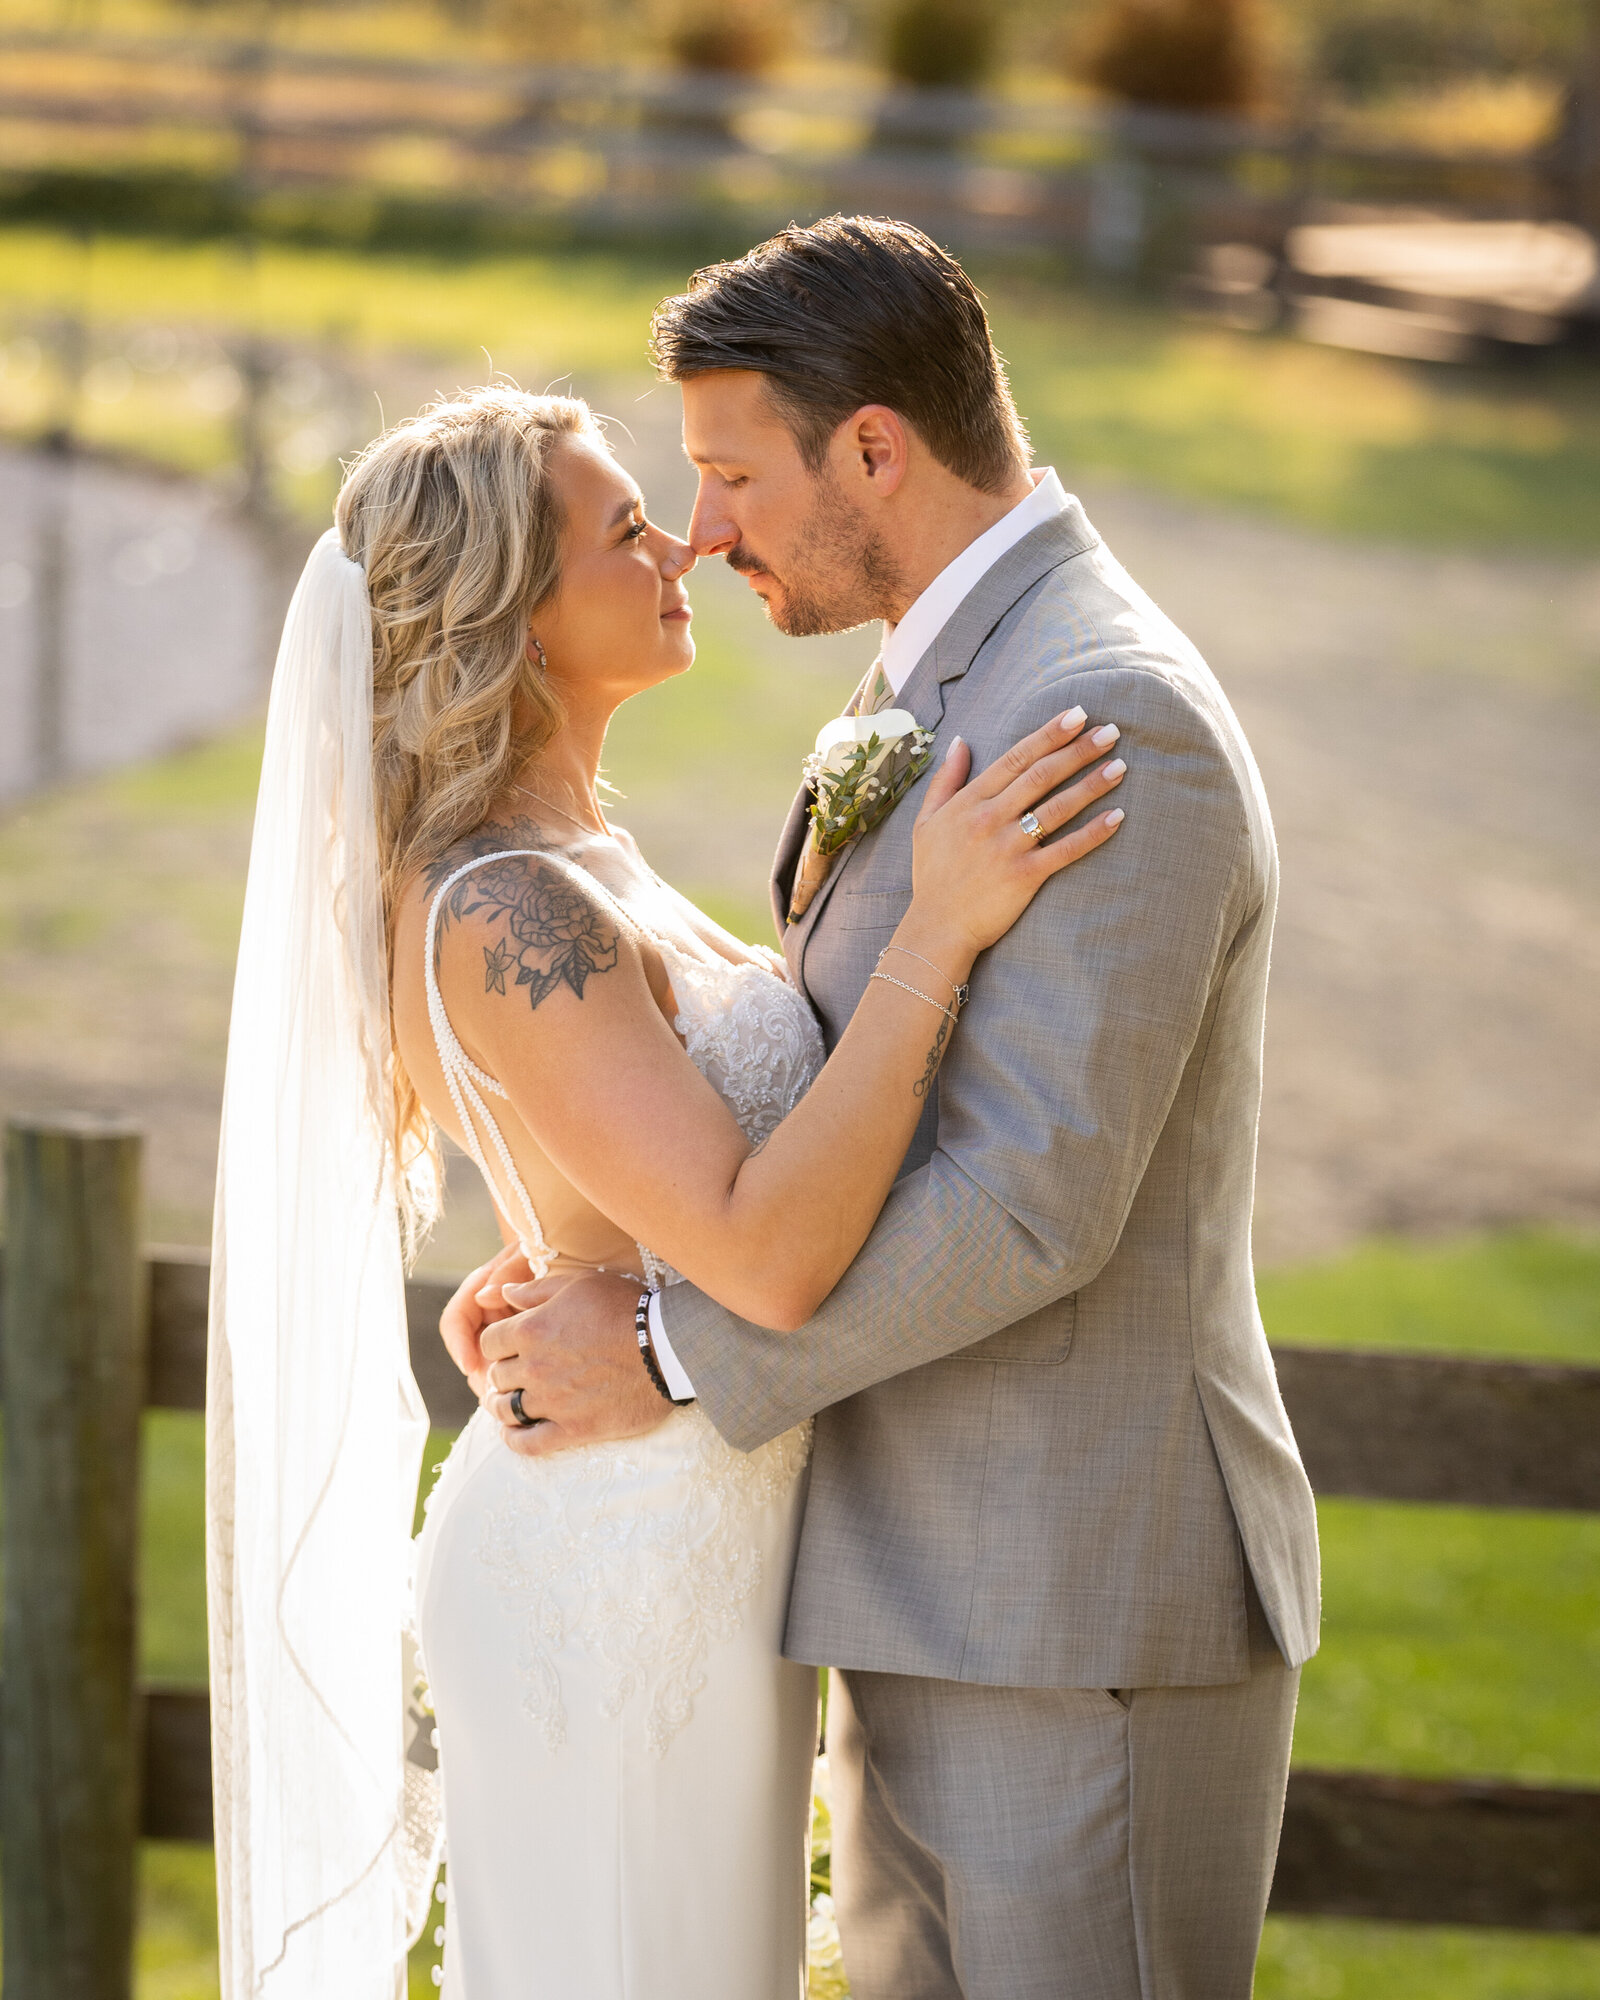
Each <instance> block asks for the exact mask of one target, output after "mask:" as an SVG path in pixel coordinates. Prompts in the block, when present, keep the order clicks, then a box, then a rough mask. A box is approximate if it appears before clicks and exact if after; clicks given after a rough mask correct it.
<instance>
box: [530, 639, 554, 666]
mask: <svg viewBox="0 0 1600 2000" xmlns="http://www.w3.org/2000/svg"><path fill="white" fill-rule="evenodd" d="M528 644H529V645H530V646H531V647H532V648H533V650H534V652H535V653H537V654H538V656H539V671H540V673H542V674H547V673H549V671H550V662H549V661H548V660H547V659H546V658H545V656H544V648H543V646H541V645H540V644H539V641H538V639H537V638H536V637H535V636H534V634H533V633H532V632H530V633H529V634H528Z"/></svg>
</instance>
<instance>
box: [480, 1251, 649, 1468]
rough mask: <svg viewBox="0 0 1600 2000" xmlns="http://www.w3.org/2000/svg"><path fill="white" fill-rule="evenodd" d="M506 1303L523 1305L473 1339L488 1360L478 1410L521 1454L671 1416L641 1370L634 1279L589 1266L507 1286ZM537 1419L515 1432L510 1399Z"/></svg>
mask: <svg viewBox="0 0 1600 2000" xmlns="http://www.w3.org/2000/svg"><path fill="white" fill-rule="evenodd" d="M505 1298H506V1303H507V1304H508V1305H510V1306H512V1307H514V1308H515V1307H522V1308H524V1310H522V1311H517V1312H515V1313H514V1315H513V1317H512V1318H510V1319H502V1320H496V1321H495V1322H494V1324H493V1325H491V1326H486V1327H485V1328H484V1329H483V1332H482V1334H481V1336H480V1344H481V1346H482V1349H483V1355H484V1359H485V1360H486V1361H487V1362H488V1364H489V1393H488V1395H487V1396H486V1397H485V1399H484V1400H485V1403H486V1405H487V1407H488V1408H489V1409H490V1410H491V1411H492V1412H493V1414H494V1415H495V1416H496V1417H498V1418H499V1420H500V1422H501V1423H502V1424H503V1425H504V1426H505V1433H506V1442H507V1444H509V1445H510V1447H511V1449H512V1450H513V1451H517V1452H521V1453H522V1454H523V1456H524V1457H526V1458H543V1457H545V1456H546V1455H547V1454H548V1453H550V1452H553V1451H564V1450H566V1449H568V1448H569V1447H570V1446H572V1445H577V1444H596V1443H599V1442H601V1441H603V1440H605V1439H609V1438H625V1437H637V1436H638V1435H639V1434H640V1433H641V1432H642V1431H653V1430H654V1429H655V1427H656V1426H657V1424H659V1423H661V1422H662V1421H663V1420H664V1419H665V1418H666V1417H668V1416H669V1415H670V1414H671V1405H670V1404H669V1403H667V1402H666V1400H665V1399H664V1398H663V1397H662V1395H661V1393H660V1391H659V1390H657V1389H656V1387H655V1386H654V1384H653V1383H652V1382H651V1380H650V1377H649V1375H648V1374H647V1373H646V1371H645V1365H644V1361H643V1359H642V1358H641V1356H640V1353H639V1342H638V1338H637V1336H636V1334H635V1333H634V1328H633V1315H634V1311H635V1309H636V1308H637V1306H638V1303H639V1281H638V1279H637V1278H619V1277H614V1276H612V1275H610V1274H609V1273H606V1272H593V1273H589V1274H586V1275H585V1276H583V1277H581V1278H565V1279H561V1278H546V1279H545V1280H544V1281H543V1283H542V1284H537V1285H507V1286H506V1287H505ZM516 1389H520V1390H521V1391H522V1407H523V1409H524V1410H525V1411H526V1413H527V1414H528V1415H529V1416H530V1417H537V1418H538V1419H539V1422H538V1423H536V1424H535V1425H534V1426H533V1427H532V1428H531V1429H521V1428H519V1427H518V1425H517V1423H516V1419H515V1418H514V1417H513V1415H512V1412H511V1396H512V1392H513V1391H514V1390H516Z"/></svg>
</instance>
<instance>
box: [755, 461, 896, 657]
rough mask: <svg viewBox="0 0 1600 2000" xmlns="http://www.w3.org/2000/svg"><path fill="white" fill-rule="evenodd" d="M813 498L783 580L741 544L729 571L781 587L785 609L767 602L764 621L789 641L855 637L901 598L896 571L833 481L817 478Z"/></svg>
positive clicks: (883, 547) (880, 542)
mask: <svg viewBox="0 0 1600 2000" xmlns="http://www.w3.org/2000/svg"><path fill="white" fill-rule="evenodd" d="M816 494H817V499H816V505H815V506H814V507H813V508H812V510H811V512H810V513H809V514H808V515H807V516H806V518H805V520H804V521H803V522H802V523H801V524H800V531H799V533H798V535H797V536H796V537H795V543H794V548H793V551H792V552H791V554H790V555H789V557H788V559H787V560H786V561H785V563H784V567H783V572H782V573H781V574H780V573H779V572H778V571H777V570H775V569H774V568H773V567H772V565H771V564H770V563H765V562H763V561H762V560H761V558H760V557H759V556H756V555H752V554H751V553H750V552H749V550H747V549H746V548H744V546H743V545H742V544H740V545H738V546H736V547H734V548H732V549H730V550H729V551H728V555H727V563H728V567H729V568H730V569H736V570H738V571H739V572H740V573H741V574H742V575H745V576H761V575H766V576H770V577H772V578H773V579H774V581H775V582H776V583H778V584H779V585H780V586H781V588H782V591H783V597H782V601H781V603H779V604H774V603H773V602H772V600H771V599H770V598H769V599H767V600H766V604H767V616H768V617H769V618H770V619H771V620H772V622H773V624H774V625H776V626H777V628H778V630H779V631H780V632H787V633H788V635H789V637H790V638H791V639H814V638H816V637H817V636H818V635H819V634H820V633H823V632H851V631H854V630H855V628H856V627H857V626H858V625H865V624H867V623H868V622H869V621H870V620H872V619H874V618H882V617H883V616H884V615H885V607H886V606H888V605H892V604H894V603H896V602H897V601H899V598H900V594H901V593H900V570H899V566H898V565H897V564H896V562H895V560H894V558H893V556H892V555H891V554H890V553H889V550H888V548H887V546H886V545H885V543H884V541H883V538H882V536H880V535H877V534H874V533H873V532H872V531H871V530H869V529H868V527H867V525H866V522H865V521H864V520H863V518H862V516H861V515H860V514H859V513H858V512H857V511H856V509H855V508H854V507H852V506H851V505H850V503H849V502H848V501H847V500H846V499H845V498H844V497H843V495H842V494H841V493H840V492H839V490H838V488H837V487H836V486H835V485H834V484H833V482H832V481H831V480H829V479H819V480H818V481H817V485H816Z"/></svg>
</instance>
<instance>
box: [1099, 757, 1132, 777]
mask: <svg viewBox="0 0 1600 2000" xmlns="http://www.w3.org/2000/svg"><path fill="white" fill-rule="evenodd" d="M1127 768H1128V767H1127V765H1126V764H1125V763H1124V762H1123V761H1122V759H1121V758H1120V757H1113V758H1112V760H1111V762H1110V763H1109V764H1107V766H1106V767H1105V769H1104V770H1103V771H1102V772H1101V773H1100V775H1101V777H1102V778H1107V779H1110V778H1120V777H1121V776H1122V774H1123V772H1124V771H1125V770H1127Z"/></svg>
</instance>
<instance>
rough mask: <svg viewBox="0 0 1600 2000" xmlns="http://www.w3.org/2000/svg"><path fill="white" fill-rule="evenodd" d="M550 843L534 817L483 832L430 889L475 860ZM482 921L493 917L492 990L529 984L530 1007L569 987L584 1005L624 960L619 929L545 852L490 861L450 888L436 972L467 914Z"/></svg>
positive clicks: (434, 869)
mask: <svg viewBox="0 0 1600 2000" xmlns="http://www.w3.org/2000/svg"><path fill="white" fill-rule="evenodd" d="M544 842H545V836H544V834H543V833H542V831H541V829H540V828H538V827H537V826H535V824H534V823H533V821H532V820H512V821H510V822H499V823H497V824H495V825H493V826H487V827H479V828H478V830H477V831H476V832H475V833H472V834H469V835H468V836H467V838H466V839H465V840H461V841H457V842H456V844H455V846H454V847H452V848H451V850H450V852H449V853H448V854H447V855H444V856H443V857H441V859H440V860H438V861H436V862H434V864H433V865H432V866H431V867H430V868H428V869H427V870H426V871H425V874H424V878H423V879H424V883H425V886H426V889H427V892H428V894H429V895H430V896H431V895H432V894H433V893H434V892H435V890H437V888H438V886H439V884H440V883H441V882H445V881H448V880H449V878H450V876H451V875H452V874H454V872H455V870H456V869H457V868H459V867H460V866H461V864H462V862H463V861H467V860H471V859H472V858H473V857H474V856H475V855H480V854H483V855H488V854H500V853H501V850H502V849H506V848H517V849H535V850H537V849H539V848H541V847H542V846H543V845H544ZM476 916H482V917H484V918H485V919H486V920H487V922H488V924H489V927H490V930H491V934H492V939H493V941H492V943H490V944H486V945H485V946H484V947H483V990H484V992H485V993H502V994H510V993H511V992H513V991H514V990H515V989H516V988H517V987H526V989H527V993H528V1005H529V1007H530V1008H533V1007H537V1006H538V1004H539V1002H540V1001H541V1000H543V999H544V998H545V997H546V995H547V994H550V993H553V992H554V991H555V990H556V988H557V987H558V986H563V985H564V986H569V987H570V988H571V989H572V991H573V993H574V994H575V995H576V996H577V997H578V999H580V1000H581V999H582V998H583V989H584V987H585V986H586V985H587V984H588V982H589V980H590V979H591V978H592V977H593V976H594V975H595V974H596V973H601V972H609V971H610V970H611V968H612V967H613V966H614V965H615V964H616V962H617V944H618V933H617V929H616V926H615V925H614V924H612V923H610V922H609V921H608V920H607V919H606V917H605V916H604V915H603V914H602V913H601V911H600V910H599V909H598V908H597V907H596V905H595V902H594V901H593V900H592V899H591V898H590V897H588V896H586V895H585V894H584V893H583V891H582V890H581V889H580V888H579V887H578V885H577V884H576V883H575V882H574V881H573V880H572V878H571V876H570V875H569V874H568V873H567V871H566V869H565V868H563V867H562V866H561V865H560V864H559V863H557V862H551V861H547V860H544V859H543V858H542V857H541V855H540V854H539V853H538V852H518V853H516V854H505V855H504V856H503V858H502V859H500V860H498V861H486V862H485V863H484V865H483V866H482V867H481V868H474V869H473V870H472V872H471V873H470V874H469V875H463V876H462V878H461V880H460V881H459V882H457V883H456V884H455V886H454V887H453V888H452V889H450V891H449V892H448V893H447V895H446V896H445V898H444V901H443V902H442V903H441V904H440V905H439V923H438V927H437V930H436V932H435V934H434V945H433V964H434V971H435V972H436V973H437V971H438V969H439V953H440V948H441V946H442V945H443V942H444V934H445V932H446V930H447V929H448V928H449V927H450V925H451V924H453V923H460V922H461V921H462V919H463V918H465V917H476ZM508 981H509V982H510V984H509V985H508V983H507V982H508Z"/></svg>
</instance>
